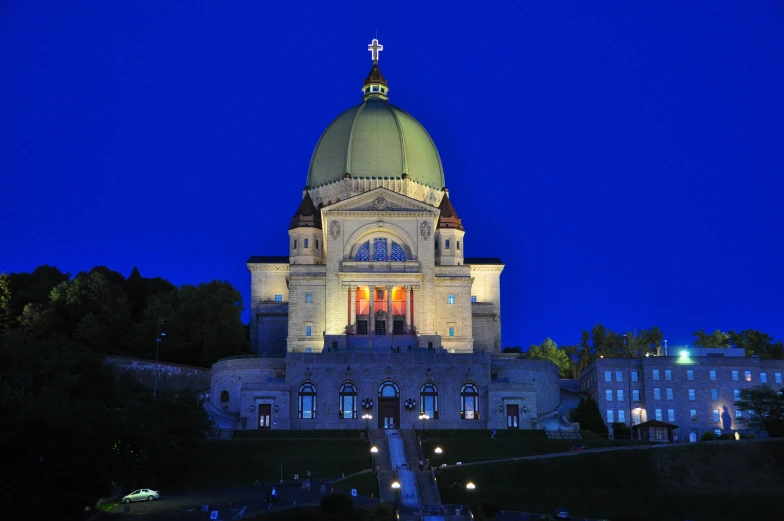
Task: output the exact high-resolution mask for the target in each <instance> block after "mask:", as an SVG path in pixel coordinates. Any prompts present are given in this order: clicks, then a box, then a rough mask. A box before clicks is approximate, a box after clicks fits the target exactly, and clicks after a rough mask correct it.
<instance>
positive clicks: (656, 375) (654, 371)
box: [653, 369, 659, 380]
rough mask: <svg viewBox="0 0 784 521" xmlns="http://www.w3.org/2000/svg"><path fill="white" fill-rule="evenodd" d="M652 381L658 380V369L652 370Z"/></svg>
mask: <svg viewBox="0 0 784 521" xmlns="http://www.w3.org/2000/svg"><path fill="white" fill-rule="evenodd" d="M653 379H654V380H658V379H659V370H658V369H654V370H653Z"/></svg>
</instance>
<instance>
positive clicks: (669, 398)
mask: <svg viewBox="0 0 784 521" xmlns="http://www.w3.org/2000/svg"><path fill="white" fill-rule="evenodd" d="M672 397H673V393H672V389H671V388H669V387H668V388H667V399H668V400H672V399H673V398H672Z"/></svg>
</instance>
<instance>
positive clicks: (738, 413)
mask: <svg viewBox="0 0 784 521" xmlns="http://www.w3.org/2000/svg"><path fill="white" fill-rule="evenodd" d="M741 418H743V411H741V410H740V409H735V419H736V420H740V419H741Z"/></svg>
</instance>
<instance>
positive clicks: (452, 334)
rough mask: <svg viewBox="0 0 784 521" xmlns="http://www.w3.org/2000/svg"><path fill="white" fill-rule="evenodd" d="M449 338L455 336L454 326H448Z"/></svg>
mask: <svg viewBox="0 0 784 521" xmlns="http://www.w3.org/2000/svg"><path fill="white" fill-rule="evenodd" d="M449 336H455V326H449Z"/></svg>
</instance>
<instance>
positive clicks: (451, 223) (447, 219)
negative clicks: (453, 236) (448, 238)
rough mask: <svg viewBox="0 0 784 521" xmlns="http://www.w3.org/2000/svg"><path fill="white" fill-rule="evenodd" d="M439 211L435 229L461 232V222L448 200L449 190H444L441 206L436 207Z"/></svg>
mask: <svg viewBox="0 0 784 521" xmlns="http://www.w3.org/2000/svg"><path fill="white" fill-rule="evenodd" d="M438 209H439V210H441V215H439V216H438V225H437V226H436V228H437V229H444V228H453V229H457V230H463V221H462V220H460V217H458V216H457V212H456V211H455V207H454V206H452V201H450V200H449V190H447V189H446V188H444V197H443V198H441V204H440V205H438Z"/></svg>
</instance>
